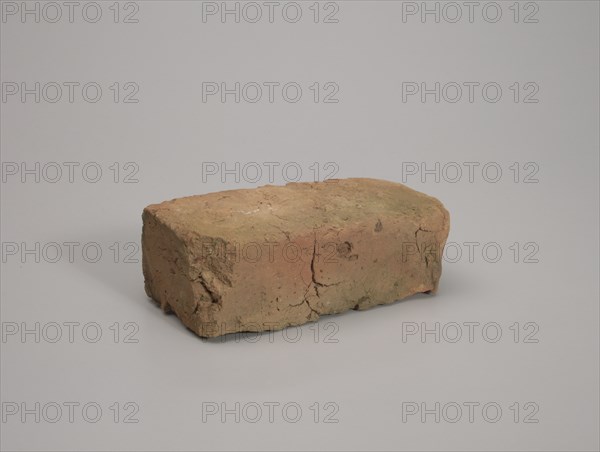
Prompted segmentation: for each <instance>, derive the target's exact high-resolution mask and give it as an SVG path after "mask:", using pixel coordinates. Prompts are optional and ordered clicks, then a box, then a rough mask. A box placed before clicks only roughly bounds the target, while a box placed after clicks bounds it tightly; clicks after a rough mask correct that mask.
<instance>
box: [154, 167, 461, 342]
mask: <svg viewBox="0 0 600 452" xmlns="http://www.w3.org/2000/svg"><path fill="white" fill-rule="evenodd" d="M142 218H143V232H142V253H143V259H142V262H143V272H144V278H145V288H146V293H147V294H148V296H149V297H151V298H152V299H154V300H155V301H156V302H157V303H158V304H159V305H160V306H161V307H162V309H163V310H164V311H165V312H174V313H175V314H176V315H177V316H178V317H179V318H180V319H181V321H182V322H183V323H184V325H185V326H186V327H188V328H189V329H190V330H192V331H194V332H195V333H196V334H198V335H199V336H202V337H215V336H219V335H222V334H226V333H234V332H241V331H265V330H276V329H281V328H285V327H286V326H291V325H301V324H303V323H306V322H310V321H315V320H317V319H318V318H319V317H320V316H321V315H325V314H335V313H340V312H344V311H347V310H349V309H356V310H363V309H367V308H370V307H372V306H375V305H380V304H389V303H392V302H394V301H396V300H399V299H402V298H405V297H407V296H410V295H413V294H416V293H423V292H425V293H430V292H433V293H435V292H436V291H437V288H438V283H439V279H440V275H441V261H442V259H441V257H442V251H443V247H444V244H445V243H446V239H447V236H448V230H449V214H448V212H447V210H446V209H445V208H444V206H443V205H442V203H441V202H439V201H438V200H437V199H435V198H432V197H430V196H427V195H425V194H423V193H419V192H417V191H415V190H412V189H410V188H408V187H406V186H404V185H402V184H399V183H394V182H388V181H382V180H376V179H338V180H330V181H326V182H316V183H289V184H287V185H285V186H270V185H267V186H264V187H260V188H255V189H242V190H230V191H223V192H218V193H210V194H206V195H198V196H190V197H186V198H179V199H174V200H171V201H166V202H163V203H160V204H153V205H150V206H148V207H146V208H145V209H144V212H143V215H142Z"/></svg>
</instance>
